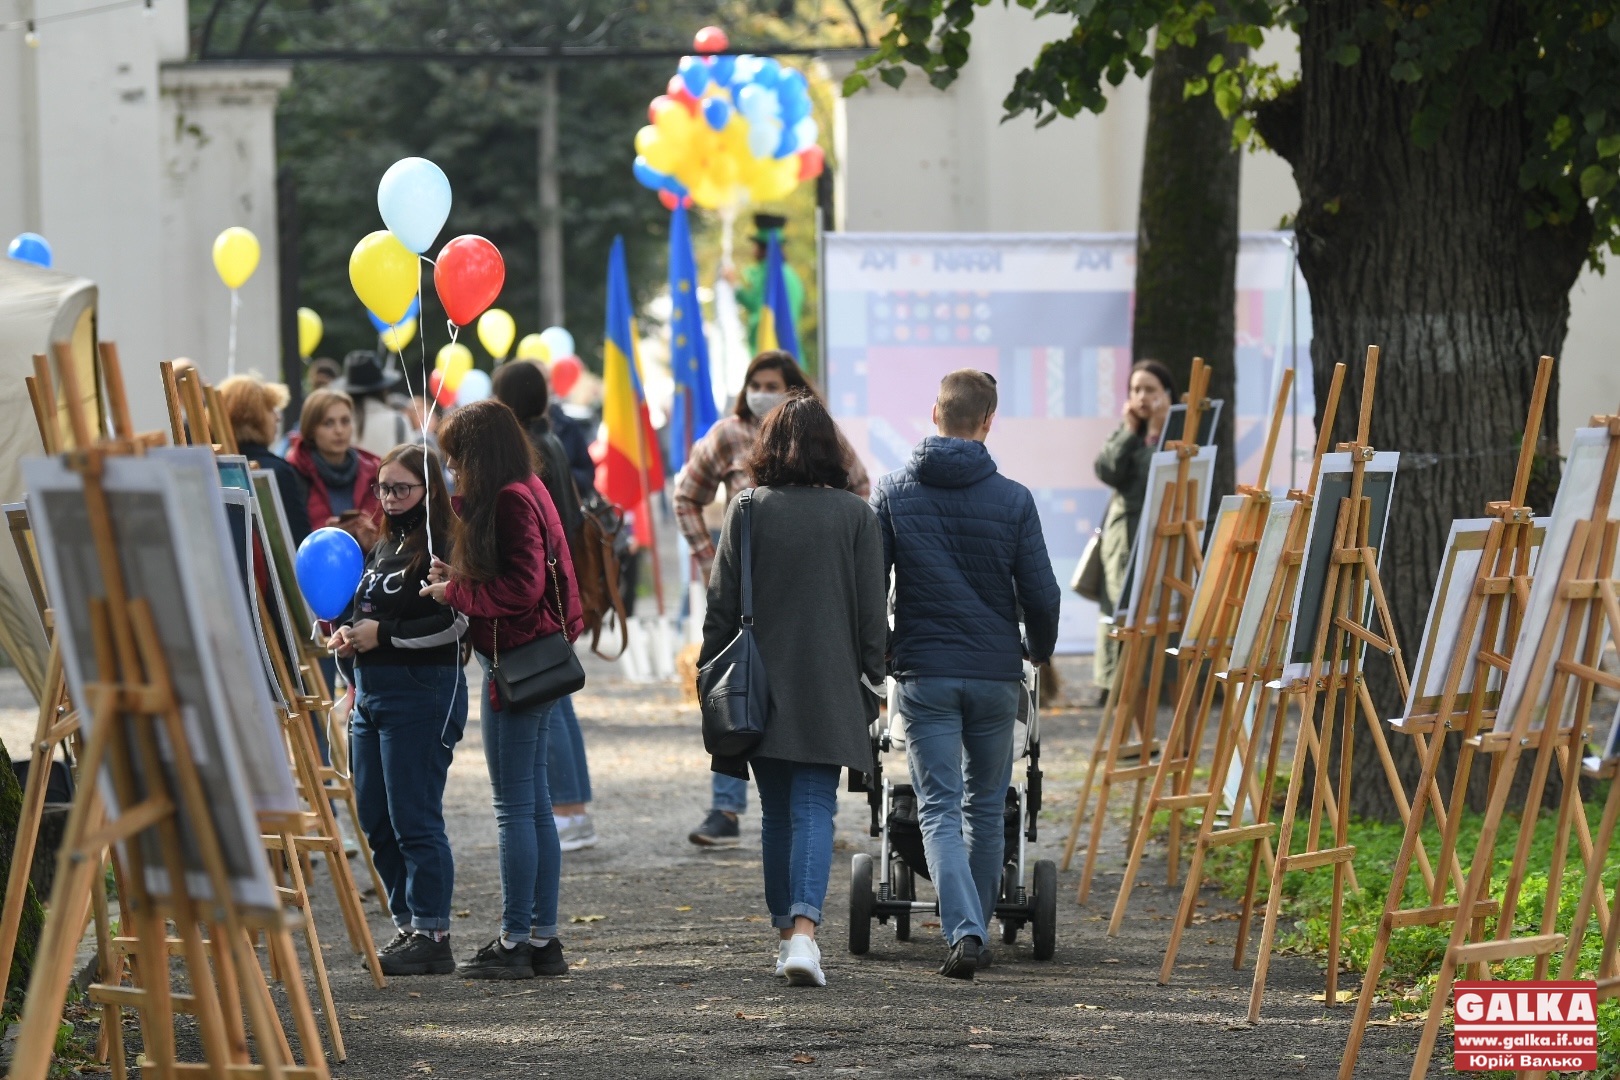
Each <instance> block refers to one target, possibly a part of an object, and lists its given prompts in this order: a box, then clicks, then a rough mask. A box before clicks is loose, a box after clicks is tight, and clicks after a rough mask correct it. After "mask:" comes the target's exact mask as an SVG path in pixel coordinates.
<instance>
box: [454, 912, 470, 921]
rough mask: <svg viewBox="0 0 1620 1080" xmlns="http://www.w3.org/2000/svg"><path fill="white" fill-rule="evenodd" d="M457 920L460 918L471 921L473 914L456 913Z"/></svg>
mask: <svg viewBox="0 0 1620 1080" xmlns="http://www.w3.org/2000/svg"><path fill="white" fill-rule="evenodd" d="M456 918H458V919H470V918H472V912H470V911H458V912H456Z"/></svg>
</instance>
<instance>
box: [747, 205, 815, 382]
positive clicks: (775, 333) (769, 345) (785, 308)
mask: <svg viewBox="0 0 1620 1080" xmlns="http://www.w3.org/2000/svg"><path fill="white" fill-rule="evenodd" d="M783 265H784V264H783V262H782V240H781V238H780V237H779V236H777V235H776V234H774V233H773V234H772V235H771V238H770V242H769V246H768V247H767V248H766V251H765V296H764V300H763V302H762V303H761V304H760V306H759V331H758V333H757V334H756V335H755V339H754V341H755V345H756V347H757V348H758V349H759V351H760V352H765V351H766V350H767V349H781V350H782V351H783V352H786V353H788V354H789V355H790V356H792V357H793V359H794V360H796V361H798V362H800V363H801V364H802V363H803V360H804V357H803V355H802V354H801V353H800V352H799V330H798V327H796V326H794V325H793V301H792V299H791V298H790V297H789V296H788V288H787V275H786V274H785V273H783Z"/></svg>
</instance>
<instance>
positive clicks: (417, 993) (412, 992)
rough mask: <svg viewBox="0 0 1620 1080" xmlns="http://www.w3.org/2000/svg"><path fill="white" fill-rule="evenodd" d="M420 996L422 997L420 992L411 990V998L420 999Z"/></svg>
mask: <svg viewBox="0 0 1620 1080" xmlns="http://www.w3.org/2000/svg"><path fill="white" fill-rule="evenodd" d="M421 996H422V992H421V991H420V990H412V991H411V997H413V998H419V997H421Z"/></svg>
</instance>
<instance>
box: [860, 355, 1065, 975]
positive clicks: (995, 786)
mask: <svg viewBox="0 0 1620 1080" xmlns="http://www.w3.org/2000/svg"><path fill="white" fill-rule="evenodd" d="M995 413H996V382H995V379H994V378H992V377H991V376H990V375H987V374H985V373H984V372H982V371H972V370H968V369H963V370H961V371H954V372H952V373H951V374H949V375H947V376H945V378H944V380H942V381H941V383H940V389H939V398H938V400H937V401H936V402H935V404H934V425H935V427H936V428H937V429H938V431H939V434H938V435H930V436H929V437H928V438H926V439H924V440H923V441H922V442H921V443H919V444H918V445H917V449H916V450H915V451H914V452H913V454H912V457H911V462H910V463H909V464H908V465H907V466H906V467H905V468H904V469H901V470H900V471H899V472H894V473H890V474H889V475H887V476H885V477H883V478H882V479H881V480H879V481H878V484H877V487H876V488H875V489H874V490H873V493H872V507H873V509H875V510H876V511H877V515H878V520H879V521H880V522H881V523H882V526H883V554H884V559H885V561H886V563H887V564H888V566H889V567H890V568H891V569H893V571H894V582H895V595H894V635H893V639H892V641H891V650H890V670H891V671H892V672H893V674H894V676H895V678H896V679H897V680H898V681H899V694H898V695H897V698H898V700H897V704H898V707H899V712H900V714H901V715H902V716H904V717H905V720H906V743H907V751H906V753H907V758H908V759H909V762H910V766H911V781H912V786H913V787H914V788H915V789H916V792H917V816H918V819H919V821H920V823H921V825H922V833H923V846H924V848H925V849H926V850H927V852H928V866H929V869H930V871H931V872H932V876H933V879H934V885H935V887H936V888H937V889H938V891H939V909H940V924H941V928H942V930H943V931H944V934H945V938H946V941H947V943H948V944H949V945H950V952H949V953H948V955H947V956H946V959H945V964H944V966H943V967H941V968H940V974H942V975H946V976H949V977H951V978H957V979H971V978H973V973H974V971H975V970H976V969H977V968H979V967H981V966H988V965H989V960H990V952H989V949H987V948H985V942H987V941H988V940H989V930H988V927H989V924H990V920H991V918H992V917H993V916H994V914H995V903H996V896H997V894H998V893H999V892H1000V889H1001V866H1002V855H1003V848H1004V846H1005V836H1004V832H1003V824H1002V810H1003V807H1004V806H1005V800H1006V793H1007V785H1008V783H1009V782H1010V781H1011V779H1012V760H1013V754H1012V734H1013V723H1014V721H1015V720H1016V719H1017V717H1018V694H1019V683H1020V680H1021V679H1022V678H1023V671H1024V666H1023V662H1024V658H1025V657H1026V656H1028V657H1029V658H1030V659H1032V660H1035V661H1041V660H1045V659H1047V658H1048V657H1050V656H1051V655H1052V647H1053V646H1054V645H1055V644H1056V643H1057V629H1058V602H1059V593H1058V585H1057V579H1056V578H1055V577H1053V575H1052V562H1051V560H1050V559H1049V558H1047V555H1046V540H1045V538H1044V537H1043V536H1042V534H1041V518H1040V514H1039V513H1038V512H1037V511H1036V509H1035V499H1034V497H1033V496H1032V495H1030V493H1029V489H1028V488H1026V487H1024V486H1023V485H1022V484H1019V483H1016V482H1014V481H1012V480H1009V479H1007V478H1006V477H1004V476H1002V475H1001V474H1000V473H998V472H997V471H996V463H995V461H994V460H993V459H992V458H991V457H990V451H989V450H987V449H985V445H984V440H985V439H986V438H987V437H988V436H989V434H990V425H991V422H992V421H993V420H994V419H995ZM1020 617H1022V619H1023V622H1024V627H1025V632H1026V634H1027V638H1026V639H1025V640H1022V641H1021V640H1020V639H1019V634H1018V621H1019V619H1020ZM964 824H965V828H964Z"/></svg>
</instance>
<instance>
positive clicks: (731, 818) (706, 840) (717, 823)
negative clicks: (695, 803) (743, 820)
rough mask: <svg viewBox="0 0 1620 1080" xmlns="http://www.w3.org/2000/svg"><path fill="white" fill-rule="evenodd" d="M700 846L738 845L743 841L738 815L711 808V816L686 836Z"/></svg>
mask: <svg viewBox="0 0 1620 1080" xmlns="http://www.w3.org/2000/svg"><path fill="white" fill-rule="evenodd" d="M686 838H687V839H688V840H690V841H692V843H694V844H696V845H697V846H698V847H736V846H737V845H738V844H740V843H742V829H741V828H740V827H739V826H738V824H737V815H736V814H728V813H726V812H725V811H724V810H710V811H709V816H708V817H706V818H704V819H703V824H702V825H699V826H698V827H697V828H696V829H694V830H693V831H692V832H690V833H688V834H687V837H686Z"/></svg>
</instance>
